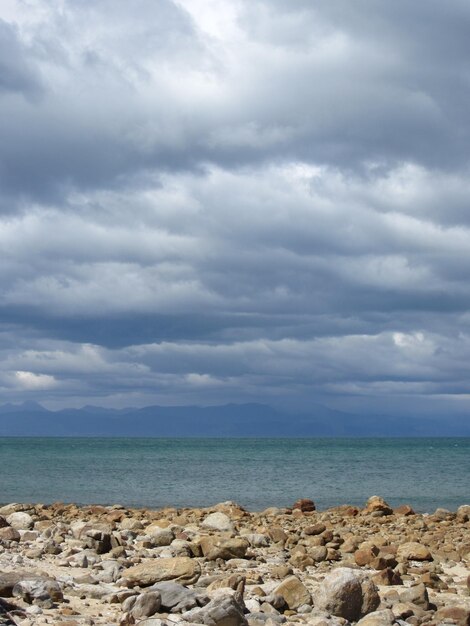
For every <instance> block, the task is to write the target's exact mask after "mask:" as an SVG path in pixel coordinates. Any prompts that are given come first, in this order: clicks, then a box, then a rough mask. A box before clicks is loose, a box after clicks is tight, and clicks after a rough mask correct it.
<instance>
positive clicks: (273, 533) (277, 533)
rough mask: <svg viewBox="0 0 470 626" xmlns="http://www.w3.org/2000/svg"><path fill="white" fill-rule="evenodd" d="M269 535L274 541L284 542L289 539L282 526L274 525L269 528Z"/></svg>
mask: <svg viewBox="0 0 470 626" xmlns="http://www.w3.org/2000/svg"><path fill="white" fill-rule="evenodd" d="M268 535H269V537H270V538H271V541H274V543H284V542H286V541H287V534H286V533H285V531H284V530H283V529H282V528H281V527H280V526H272V527H271V528H269V529H268Z"/></svg>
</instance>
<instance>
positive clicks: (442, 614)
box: [434, 606, 470, 626]
mask: <svg viewBox="0 0 470 626" xmlns="http://www.w3.org/2000/svg"><path fill="white" fill-rule="evenodd" d="M434 619H435V621H436V622H437V623H438V624H439V623H445V624H456V625H457V626H470V609H469V608H465V607H463V606H445V607H442V608H440V609H439V610H438V611H436V614H435V616H434Z"/></svg>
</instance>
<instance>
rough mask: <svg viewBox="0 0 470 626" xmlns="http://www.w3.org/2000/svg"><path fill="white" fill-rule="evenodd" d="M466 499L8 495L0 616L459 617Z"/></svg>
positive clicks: (235, 622)
mask: <svg viewBox="0 0 470 626" xmlns="http://www.w3.org/2000/svg"><path fill="white" fill-rule="evenodd" d="M469 569H470V505H463V506H461V507H459V509H458V510H457V511H456V512H450V511H447V510H444V509H438V510H436V511H435V512H434V513H433V514H416V513H415V512H414V511H413V510H412V509H411V507H409V506H406V505H405V506H401V507H399V508H397V509H392V508H391V507H390V506H389V505H388V504H387V503H386V502H385V501H384V500H383V499H382V498H379V497H377V496H373V497H372V498H370V499H369V500H368V502H367V503H366V504H365V507H364V508H362V509H360V508H357V507H354V506H341V507H336V508H333V509H329V510H326V511H316V510H315V505H314V503H313V502H312V501H311V500H299V501H298V502H296V503H295V504H294V505H293V506H292V508H289V509H278V508H269V509H266V510H265V511H262V512H257V513H252V512H248V511H246V510H244V509H243V508H242V507H241V506H239V505H237V504H235V503H233V502H224V503H221V504H218V505H216V506H214V507H211V508H208V509H207V508H206V509H178V510H177V509H170V508H166V509H161V510H148V509H127V508H125V507H122V506H117V505H116V506H109V507H105V506H84V507H78V506H76V505H73V504H72V505H65V504H60V503H56V504H52V505H41V504H36V505H30V504H9V505H6V506H3V507H1V508H0V624H17V625H18V626H20V625H21V626H33V625H35V626H36V625H37V626H41V625H43V624H61V625H62V626H81V625H102V626H105V625H108V626H111V625H113V626H114V625H119V626H128V625H132V624H141V625H142V626H167V625H168V626H172V625H175V624H181V625H182V626H185V625H186V624H206V625H207V626H278V625H281V624H297V625H302V624H307V625H311V626H347V624H349V623H350V624H353V623H358V624H359V625H360V626H392V625H394V624H395V625H397V626H408V625H411V626H420V625H421V624H426V625H429V626H434V625H438V624H456V625H457V626H470V595H469V586H470V577H469V574H470V572H469Z"/></svg>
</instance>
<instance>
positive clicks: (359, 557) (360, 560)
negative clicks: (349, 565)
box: [354, 546, 379, 565]
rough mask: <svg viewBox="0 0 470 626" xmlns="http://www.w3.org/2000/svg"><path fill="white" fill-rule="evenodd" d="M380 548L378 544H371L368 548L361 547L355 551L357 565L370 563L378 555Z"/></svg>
mask: <svg viewBox="0 0 470 626" xmlns="http://www.w3.org/2000/svg"><path fill="white" fill-rule="evenodd" d="M378 553H379V549H378V548H377V546H370V547H368V548H361V549H360V550H356V552H355V553H354V560H355V561H356V564H357V565H368V564H369V563H371V562H372V561H373V560H374V559H375V557H376V556H377V555H378Z"/></svg>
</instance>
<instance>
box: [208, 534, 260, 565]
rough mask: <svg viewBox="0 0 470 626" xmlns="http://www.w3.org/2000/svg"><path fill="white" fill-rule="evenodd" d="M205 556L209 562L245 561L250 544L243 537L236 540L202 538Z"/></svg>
mask: <svg viewBox="0 0 470 626" xmlns="http://www.w3.org/2000/svg"><path fill="white" fill-rule="evenodd" d="M200 544H201V549H202V553H203V555H204V556H205V557H206V559H207V560H208V561H215V560H216V559H223V560H224V561H228V560H229V559H243V558H244V557H245V555H246V551H247V550H248V548H249V547H250V544H249V543H248V541H247V540H246V539H243V538H241V537H238V538H235V539H220V538H218V537H201V540H200Z"/></svg>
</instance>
